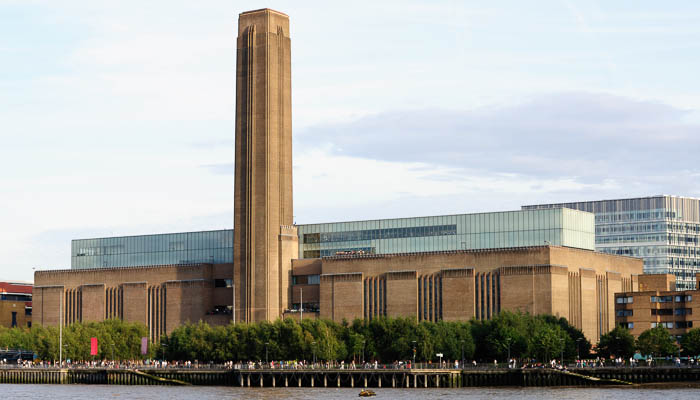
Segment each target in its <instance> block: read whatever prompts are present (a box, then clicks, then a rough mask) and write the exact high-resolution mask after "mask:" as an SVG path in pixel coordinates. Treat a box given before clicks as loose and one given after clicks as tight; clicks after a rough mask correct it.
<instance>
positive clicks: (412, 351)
mask: <svg viewBox="0 0 700 400" xmlns="http://www.w3.org/2000/svg"><path fill="white" fill-rule="evenodd" d="M58 336H59V335H58V328H57V327H42V326H35V327H33V328H31V329H27V328H2V327H0V348H3V349H5V348H9V349H23V350H30V351H33V352H34V353H36V354H37V357H38V358H39V359H42V360H56V359H58V340H59V339H58ZM147 336H148V330H147V327H146V326H145V325H143V324H137V323H128V322H123V321H121V320H107V321H103V322H99V323H97V322H89V323H75V324H72V325H69V326H67V327H64V329H63V358H64V359H71V360H76V361H81V360H91V359H93V356H91V355H90V338H92V337H96V338H97V339H98V354H97V356H95V358H96V359H112V360H136V359H146V358H161V357H165V358H166V359H168V360H191V361H194V360H198V361H200V362H216V363H220V362H226V361H248V360H255V361H258V360H263V361H264V360H266V359H267V360H307V361H308V360H312V359H313V358H316V359H317V360H322V361H323V360H338V361H340V360H346V361H350V360H354V361H355V362H361V361H374V360H377V361H378V362H380V363H392V362H394V361H399V360H405V361H408V360H413V358H414V355H415V360H416V361H417V362H428V361H432V362H435V361H437V360H438V357H437V354H438V353H441V354H442V355H443V360H460V359H462V358H464V359H465V360H477V361H478V362H489V363H491V362H493V361H494V360H498V362H504V361H505V360H507V359H508V358H509V357H510V358H517V359H536V360H539V361H548V360H551V359H559V358H560V357H562V356H563V358H564V359H565V360H574V359H577V358H590V357H594V356H592V355H591V343H590V342H589V341H588V340H587V339H586V338H585V337H584V336H583V333H582V332H581V331H580V330H578V329H576V328H575V327H573V326H571V325H570V324H569V323H568V321H567V320H566V319H565V318H558V317H554V316H551V315H535V316H533V315H530V314H526V313H520V312H510V311H501V312H500V313H499V314H498V315H496V316H494V317H493V318H492V319H490V320H485V321H478V320H471V321H459V322H446V321H438V322H427V321H422V322H417V321H416V320H415V318H376V319H372V320H370V321H366V320H360V319H357V320H354V321H352V322H351V323H350V322H347V321H343V322H342V323H336V322H332V321H328V320H321V319H305V320H303V321H301V322H298V321H295V320H293V319H284V320H282V319H280V320H277V321H274V322H259V323H237V324H229V325H225V326H210V325H208V324H206V323H204V322H199V323H192V324H186V325H183V326H180V327H178V328H177V329H175V330H174V331H173V332H172V333H171V334H170V335H164V336H163V337H162V338H161V341H160V343H159V344H155V345H153V344H151V343H150V342H149V346H148V352H147V354H146V355H142V354H141V351H140V350H141V338H142V337H147ZM596 351H597V353H596V354H595V356H600V357H605V358H608V357H611V356H613V357H623V358H628V357H631V356H632V355H633V354H634V353H635V352H636V351H639V352H640V353H641V354H643V355H653V356H655V357H664V356H668V355H677V354H678V352H679V351H681V352H682V353H683V354H685V355H693V356H697V355H700V329H698V328H695V329H691V330H690V331H689V332H688V333H687V334H686V335H684V336H683V337H682V338H681V339H680V340H678V341H677V340H676V338H675V337H673V336H671V335H670V334H669V331H668V330H666V329H665V328H663V327H657V328H653V329H650V330H647V331H645V332H644V333H642V334H641V335H640V336H639V338H637V339H636V340H635V338H634V337H633V336H632V335H631V334H630V332H629V331H628V330H626V329H624V328H620V327H618V328H615V329H614V330H613V331H611V332H609V333H607V334H605V335H603V336H602V337H601V338H600V341H599V343H598V344H597V349H596Z"/></svg>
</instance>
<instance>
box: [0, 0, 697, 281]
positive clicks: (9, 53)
mask: <svg viewBox="0 0 700 400" xmlns="http://www.w3.org/2000/svg"><path fill="white" fill-rule="evenodd" d="M264 7H269V8H273V9H276V10H278V11H281V12H284V13H286V14H288V15H289V16H290V21H291V29H290V31H291V38H292V92H293V95H292V113H293V135H294V136H293V137H294V161H293V164H294V200H295V201H294V205H295V221H296V222H297V223H299V224H305V223H317V222H335V221H345V220H362V219H374V218H393V217H411V216H426V215H444V214H455V213H471V212H483V211H500V210H516V209H519V208H520V206H522V205H525V204H538V203H552V202H564V201H584V200H600V199H610V198H625V197H636V196H651V195H657V194H673V195H680V196H691V197H700V185H699V184H700V166H699V165H698V159H699V157H698V153H699V152H698V150H700V79H698V71H700V2H697V1H680V0H679V1H671V2H659V1H643V0H629V1H623V0H619V1H614V2H613V1H598V0H585V1H578V0H543V1H537V2H523V1H505V0H494V1H489V2H484V1H470V0H461V1H439V0H434V1H415V0H400V1H384V0H383V1H376V0H374V1H362V0H355V1H352V2H329V1H299V0H297V1H268V2H259V1H248V0H237V1H218V0H207V1H202V2H192V1H176V0H168V1H161V0H153V1H128V0H123V1H119V2H101V1H97V2H96V1H71V0H62V1H60V2H56V1H32V0H17V1H15V0H0V139H1V140H0V171H2V173H1V174H0V280H9V281H17V280H22V281H32V280H33V271H34V269H57V268H69V267H70V241H71V239H77V238H92V237H106V236H122V235H136V234H148V233H165V232H182V231H195V230H213V229H230V228H232V226H233V161H234V160H233V158H234V149H233V143H234V118H235V116H234V110H235V78H234V73H235V46H236V40H235V39H236V32H237V31H236V30H237V16H238V14H239V13H241V12H244V11H247V10H252V9H259V8H264Z"/></svg>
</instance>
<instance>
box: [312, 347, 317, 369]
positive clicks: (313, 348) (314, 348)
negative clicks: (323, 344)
mask: <svg viewBox="0 0 700 400" xmlns="http://www.w3.org/2000/svg"><path fill="white" fill-rule="evenodd" d="M311 346H312V348H311V350H312V351H313V352H314V363H313V366H314V368H315V367H316V342H311Z"/></svg>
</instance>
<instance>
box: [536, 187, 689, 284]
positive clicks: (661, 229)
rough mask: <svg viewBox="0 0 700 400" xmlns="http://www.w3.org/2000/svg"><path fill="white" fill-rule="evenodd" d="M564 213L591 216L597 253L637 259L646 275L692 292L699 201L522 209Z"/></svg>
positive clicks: (630, 201) (674, 198) (642, 199)
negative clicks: (669, 278) (572, 211)
mask: <svg viewBox="0 0 700 400" xmlns="http://www.w3.org/2000/svg"><path fill="white" fill-rule="evenodd" d="M558 207H566V208H572V209H576V210H582V211H588V212H592V213H594V214H595V221H596V228H595V229H596V244H595V248H596V250H597V251H600V252H602V253H609V254H617V255H625V256H631V257H640V258H642V259H643V260H644V272H645V273H647V274H673V275H674V276H675V277H676V285H677V286H678V289H682V290H689V289H695V287H696V279H695V275H696V274H697V273H700V199H694V198H689V197H677V196H666V195H663V196H652V197H638V198H631V199H619V200H600V201H583V202H573V203H557V204H540V205H531V206H524V207H523V210H535V209H548V208H558Z"/></svg>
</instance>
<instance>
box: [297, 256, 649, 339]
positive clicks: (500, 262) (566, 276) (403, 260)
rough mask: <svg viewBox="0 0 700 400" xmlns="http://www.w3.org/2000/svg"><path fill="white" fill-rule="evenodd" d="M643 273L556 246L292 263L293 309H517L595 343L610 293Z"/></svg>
mask: <svg viewBox="0 0 700 400" xmlns="http://www.w3.org/2000/svg"><path fill="white" fill-rule="evenodd" d="M641 271H642V260H639V259H633V258H629V257H620V256H613V255H608V254H602V253H596V252H594V251H588V250H582V249H574V248H567V247H558V246H539V247H520V248H510V249H487V250H470V251H449V252H434V253H412V254H390V255H361V256H336V257H327V258H322V259H316V260H294V261H293V269H292V274H293V278H292V280H293V282H295V283H296V284H294V285H292V294H293V295H292V302H293V303H297V304H298V303H299V302H300V301H301V296H303V298H304V304H305V307H307V304H310V305H312V306H311V308H312V309H315V308H317V309H318V316H319V317H321V318H327V319H332V320H334V321H337V322H340V321H342V320H344V319H345V320H348V321H352V320H353V319H355V318H367V319H371V318H375V317H378V316H390V317H397V316H406V317H416V318H417V319H418V320H428V321H438V320H446V321H449V320H469V319H471V318H476V319H490V318H491V317H492V316H493V315H494V314H496V313H498V312H499V311H501V310H511V311H515V310H521V311H524V312H529V313H532V314H552V315H556V316H560V317H565V318H566V319H567V320H569V322H570V323H571V324H572V325H574V326H576V327H577V328H579V329H581V330H582V331H583V333H584V334H585V335H586V337H588V338H589V339H590V340H593V341H597V339H598V338H599V336H600V335H601V334H603V333H606V332H608V331H609V330H610V329H612V328H613V327H614V326H615V314H614V312H615V302H614V294H615V293H616V292H621V291H625V292H627V291H636V290H637V286H638V285H637V279H638V275H639V274H641ZM309 282H318V283H309ZM287 314H292V313H287ZM294 314H295V313H294ZM307 314H308V313H307ZM312 315H314V316H315V314H312Z"/></svg>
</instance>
